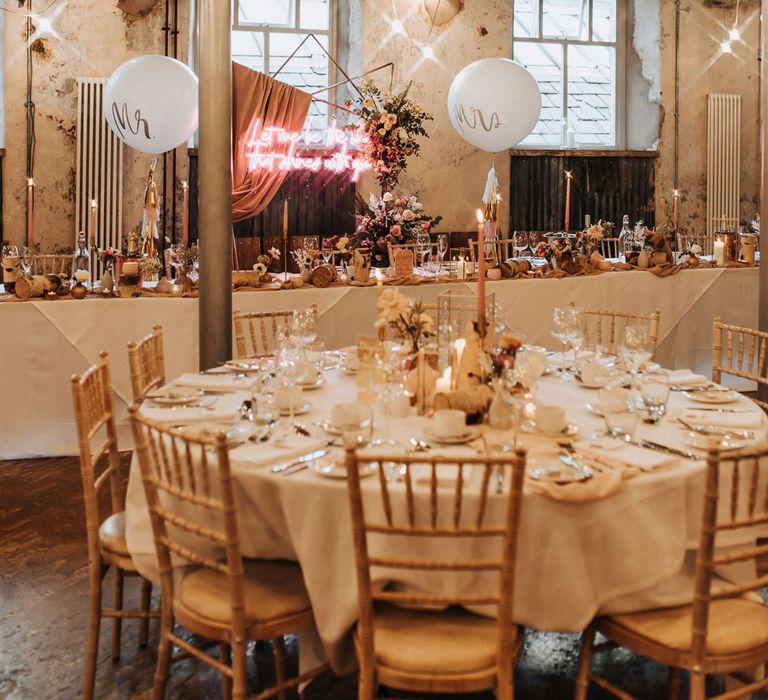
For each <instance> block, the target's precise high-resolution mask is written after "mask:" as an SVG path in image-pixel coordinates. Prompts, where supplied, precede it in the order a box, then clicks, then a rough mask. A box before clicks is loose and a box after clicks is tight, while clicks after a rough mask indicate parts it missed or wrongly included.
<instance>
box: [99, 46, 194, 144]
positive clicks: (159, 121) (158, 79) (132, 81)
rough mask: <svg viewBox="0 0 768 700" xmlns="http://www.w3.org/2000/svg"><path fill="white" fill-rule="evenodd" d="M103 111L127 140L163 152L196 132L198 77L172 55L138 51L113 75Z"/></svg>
mask: <svg viewBox="0 0 768 700" xmlns="http://www.w3.org/2000/svg"><path fill="white" fill-rule="evenodd" d="M104 116H105V117H106V119H107V123H108V124H109V126H110V127H111V129H112V131H114V132H115V133H116V134H117V135H118V136H119V137H120V138H121V139H122V140H123V141H124V142H125V143H126V144H128V145H129V146H130V147H131V148H135V149H136V150H137V151H142V152H144V153H165V152H166V151H171V150H173V149H174V148H176V147H178V146H180V145H181V144H183V143H184V142H185V141H186V140H187V139H189V138H190V136H192V134H194V133H195V130H196V129H197V116H198V80H197V76H196V75H195V74H194V73H193V72H192V71H191V70H190V69H189V67H188V66H186V65H184V64H183V63H182V62H181V61H177V60H176V59H175V58H169V57H168V56H137V57H136V58H132V59H130V60H129V61H126V62H125V63H123V64H122V65H121V66H120V67H119V68H117V69H116V70H115V72H114V73H112V75H111V76H109V78H108V80H107V83H106V85H105V87H104Z"/></svg>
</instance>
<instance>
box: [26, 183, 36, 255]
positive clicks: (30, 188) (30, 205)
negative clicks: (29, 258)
mask: <svg viewBox="0 0 768 700" xmlns="http://www.w3.org/2000/svg"><path fill="white" fill-rule="evenodd" d="M34 220H35V181H34V180H33V179H32V178H31V177H30V178H27V246H28V247H29V248H32V242H33V240H34V235H33V231H32V229H33V222H34Z"/></svg>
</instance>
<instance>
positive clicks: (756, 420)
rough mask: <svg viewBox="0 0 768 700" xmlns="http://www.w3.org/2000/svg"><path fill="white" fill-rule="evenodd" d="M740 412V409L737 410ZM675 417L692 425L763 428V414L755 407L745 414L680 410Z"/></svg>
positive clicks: (692, 409)
mask: <svg viewBox="0 0 768 700" xmlns="http://www.w3.org/2000/svg"><path fill="white" fill-rule="evenodd" d="M739 410H742V409H739ZM677 417H679V418H682V419H683V420H684V421H685V422H686V423H691V424H693V425H713V426H717V427H718V428H746V429H751V430H754V429H756V428H762V427H763V413H762V411H761V410H760V409H759V408H757V407H755V410H754V411H749V412H747V413H721V412H720V411H701V410H698V409H695V408H686V409H681V410H680V412H679V413H678V414H677Z"/></svg>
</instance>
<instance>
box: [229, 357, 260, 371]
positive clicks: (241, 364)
mask: <svg viewBox="0 0 768 700" xmlns="http://www.w3.org/2000/svg"><path fill="white" fill-rule="evenodd" d="M222 367H224V369H228V370H231V371H233V372H246V373H248V372H260V371H261V365H260V364H259V363H258V362H249V361H248V360H236V361H233V362H225V363H224V364H223V365H222Z"/></svg>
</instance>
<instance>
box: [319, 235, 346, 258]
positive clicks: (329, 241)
mask: <svg viewBox="0 0 768 700" xmlns="http://www.w3.org/2000/svg"><path fill="white" fill-rule="evenodd" d="M349 246H350V238H349V236H331V237H330V238H326V239H325V241H323V248H325V249H330V250H334V251H336V259H337V260H339V261H341V262H346V261H347V260H349V259H350V258H351V257H352V250H351V249H350V247H349Z"/></svg>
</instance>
